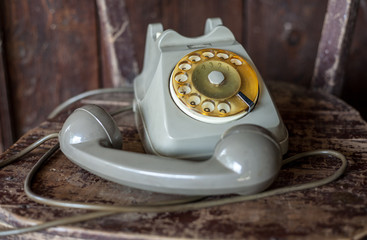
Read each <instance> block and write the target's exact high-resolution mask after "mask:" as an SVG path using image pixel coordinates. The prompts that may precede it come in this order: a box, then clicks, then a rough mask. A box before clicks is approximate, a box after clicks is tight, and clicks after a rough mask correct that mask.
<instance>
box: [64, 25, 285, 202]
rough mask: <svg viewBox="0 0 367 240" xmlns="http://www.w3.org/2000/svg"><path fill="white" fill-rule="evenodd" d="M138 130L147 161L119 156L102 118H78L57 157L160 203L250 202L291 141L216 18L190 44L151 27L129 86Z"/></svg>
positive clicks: (117, 139)
mask: <svg viewBox="0 0 367 240" xmlns="http://www.w3.org/2000/svg"><path fill="white" fill-rule="evenodd" d="M134 92H135V99H134V111H135V119H136V125H137V128H138V131H139V134H140V137H141V139H142V142H143V145H144V147H145V149H146V151H147V152H148V153H150V154H139V153H133V152H127V151H122V150H120V149H121V145H122V140H121V139H122V138H121V134H120V131H119V129H118V127H117V126H116V124H115V122H114V120H113V119H112V117H110V116H109V115H108V114H107V113H106V112H105V111H104V110H103V109H102V108H100V107H97V106H94V105H89V106H85V107H82V108H79V109H77V110H75V111H74V113H73V114H71V115H70V116H69V118H68V119H67V120H66V122H65V123H64V126H63V128H62V130H61V132H60V134H59V139H60V147H61V150H62V152H63V153H64V154H65V155H66V156H67V157H68V158H69V159H70V160H71V161H73V162H75V163H76V164H78V165H79V166H81V167H83V168H85V169H86V170H88V171H90V172H92V173H95V174H96V175H99V176H101V177H103V178H106V179H108V180H111V181H114V182H117V183H120V184H125V185H128V186H132V187H136V188H141V189H145V190H151V191H156V192H162V193H174V194H183V195H213V194H230V193H238V194H252V193H256V192H260V191H263V190H264V189H266V188H267V187H268V186H270V184H271V183H272V182H273V181H274V179H275V178H276V176H277V174H278V172H279V170H280V167H281V161H282V160H281V159H282V155H283V154H284V153H285V152H286V151H287V147H288V133H287V130H286V128H285V126H284V124H283V122H282V120H281V118H280V116H279V113H278V111H277V109H276V107H275V105H274V103H273V101H272V99H271V97H270V95H269V92H268V90H267V88H266V86H265V84H264V82H263V80H262V78H261V76H260V74H259V73H258V71H257V70H256V67H255V66H254V64H253V62H252V61H251V59H250V57H249V56H248V54H247V53H246V51H245V49H244V48H243V47H242V46H241V45H240V44H239V43H238V42H237V41H236V40H235V38H234V35H233V34H232V32H231V31H230V30H229V29H228V28H226V27H225V26H223V25H222V21H221V20H220V19H218V18H215V19H208V20H207V22H206V25H205V33H204V35H203V36H200V37H197V38H186V37H183V36H181V35H179V34H178V33H176V32H175V31H173V30H165V31H163V27H162V25H161V24H150V25H149V26H148V32H147V39H146V48H145V59H144V68H143V71H142V73H141V74H140V75H139V76H137V77H136V79H135V81H134Z"/></svg>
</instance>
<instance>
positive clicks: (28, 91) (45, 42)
mask: <svg viewBox="0 0 367 240" xmlns="http://www.w3.org/2000/svg"><path fill="white" fill-rule="evenodd" d="M2 4H3V6H4V7H3V10H2V13H1V14H2V17H3V19H4V47H5V48H6V50H7V51H6V56H5V57H6V59H7V66H8V70H9V71H8V73H9V82H8V83H9V86H8V87H9V89H11V91H12V92H11V93H9V95H10V97H11V99H10V101H11V105H12V106H14V109H15V110H14V116H13V117H14V118H13V119H14V126H15V135H16V137H19V136H21V135H22V134H23V133H24V132H25V131H27V130H28V129H30V128H31V127H34V126H36V125H37V124H39V123H40V122H42V121H43V120H44V119H46V116H47V114H48V113H50V112H51V110H52V109H53V108H54V107H55V106H57V105H58V104H59V103H60V102H62V101H64V100H66V99H67V98H69V97H71V96H74V95H76V94H78V93H80V92H83V91H85V90H88V89H94V88H98V87H100V86H99V83H98V78H99V72H98V71H99V69H98V49H97V44H96V43H97V37H96V35H97V34H96V33H97V31H96V26H97V24H96V20H95V19H96V17H95V16H96V11H95V4H94V2H93V1H72V0H66V1H60V0H50V1H44V0H38V1H21V0H17V1H12V0H6V1H3V2H2Z"/></svg>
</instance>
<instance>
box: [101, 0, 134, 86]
mask: <svg viewBox="0 0 367 240" xmlns="http://www.w3.org/2000/svg"><path fill="white" fill-rule="evenodd" d="M96 3H97V10H98V24H99V36H98V38H99V46H100V48H101V51H100V58H101V60H102V61H101V62H100V69H101V81H102V85H103V86H104V87H120V86H131V85H132V83H133V80H134V78H135V76H136V75H137V74H138V64H137V61H136V55H135V49H134V47H132V46H133V45H134V41H133V39H132V33H131V25H130V21H129V17H128V14H127V12H126V7H125V1H116V0H96Z"/></svg>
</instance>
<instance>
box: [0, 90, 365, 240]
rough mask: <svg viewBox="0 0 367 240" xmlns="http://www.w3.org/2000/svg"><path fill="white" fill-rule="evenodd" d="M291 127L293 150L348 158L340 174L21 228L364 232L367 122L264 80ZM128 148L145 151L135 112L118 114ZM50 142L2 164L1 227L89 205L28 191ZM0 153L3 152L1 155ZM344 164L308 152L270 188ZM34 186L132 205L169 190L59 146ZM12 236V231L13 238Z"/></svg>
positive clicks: (112, 235)
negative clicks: (124, 180) (208, 202)
mask: <svg viewBox="0 0 367 240" xmlns="http://www.w3.org/2000/svg"><path fill="white" fill-rule="evenodd" d="M268 86H269V88H270V91H271V93H272V95H273V97H274V100H275V102H276V104H277V106H278V108H279V111H280V113H281V115H282V117H283V120H284V122H285V124H286V126H287V128H288V131H289V152H288V153H287V155H286V156H291V155H294V154H296V153H299V152H303V151H308V150H314V149H320V148H323V149H329V148H330V149H335V150H337V151H340V152H342V153H343V154H345V156H346V157H347V159H348V161H349V165H348V168H347V170H346V173H345V174H344V175H343V176H342V177H341V178H340V179H338V180H337V181H335V182H333V183H330V184H328V185H325V186H322V187H318V188H315V189H310V190H305V191H298V192H292V193H288V194H282V195H277V196H272V197H268V198H264V199H260V200H253V201H248V202H242V203H236V204H228V205H224V206H219V207H211V208H206V209H201V210H195V211H186V212H174V213H125V214H117V215H113V216H109V217H104V218H100V219H96V220H91V221H87V222H83V223H78V224H73V225H72V226H60V227H54V228H50V229H47V230H44V231H40V232H35V233H27V234H23V235H19V237H20V238H24V239H40V238H47V239H58V238H61V239H65V238H67V237H68V238H73V239H120V238H127V239H151V238H207V239H238V238H249V239H270V238H274V239H279V238H281V239H283V238H284V239H285V238H288V239H300V238H308V239H311V238H312V239H328V238H329V239H335V238H353V237H354V238H356V239H358V238H362V237H363V236H364V237H366V236H367V180H366V178H367V124H366V122H365V121H364V120H363V119H361V117H360V115H359V113H358V112H357V111H355V110H354V109H353V108H351V107H350V106H348V105H347V104H346V103H344V102H342V101H341V100H339V99H337V98H335V97H332V96H329V95H325V94H322V93H317V92H309V91H306V90H305V89H301V88H298V87H295V86H293V85H289V84H284V83H268ZM131 99H132V95H131V94H103V95H99V96H95V97H93V98H89V99H85V100H83V101H81V102H78V103H76V104H75V105H74V106H72V108H75V107H76V106H79V105H82V104H85V103H96V104H100V105H102V106H104V107H106V108H107V109H110V110H114V109H117V108H119V107H121V106H124V105H126V104H128V102H129V101H130V100H131ZM71 111H72V109H71V108H70V109H67V110H65V111H64V112H63V113H61V114H59V116H57V117H56V118H54V119H51V120H48V121H46V122H44V123H43V124H41V125H40V126H38V127H37V128H35V129H33V130H32V131H30V132H28V133H27V134H26V135H24V136H23V137H22V138H21V139H20V140H19V141H18V142H17V143H15V144H14V145H13V146H12V147H11V148H10V149H8V150H7V151H6V152H5V153H4V154H3V155H1V157H0V159H4V158H6V157H8V156H10V155H12V154H15V153H16V152H18V151H19V150H21V149H23V148H25V147H26V146H28V145H29V144H30V143H32V142H34V141H35V140H37V139H39V138H40V137H42V136H45V135H47V134H49V133H53V132H58V131H59V130H60V128H61V126H62V123H63V121H64V120H65V118H66V117H67V116H68V114H70V112H71ZM116 119H117V122H118V124H119V126H120V129H121V131H122V133H123V135H124V139H123V140H124V143H125V144H124V149H125V150H129V151H137V152H143V148H142V146H141V143H140V141H139V137H138V133H137V130H136V128H135V126H134V122H133V114H132V113H124V114H121V115H119V116H117V117H116ZM55 143H56V140H51V141H49V142H47V143H45V144H43V145H41V147H39V148H37V149H36V150H34V151H33V152H31V153H30V154H28V155H27V156H25V157H23V158H22V159H21V160H20V161H19V162H17V163H14V164H12V165H10V166H7V167H5V168H3V169H1V170H0V223H1V224H0V226H1V227H0V228H8V227H11V226H16V227H21V226H28V225H30V224H34V223H39V222H40V221H41V222H43V221H50V220H54V219H58V218H61V217H65V216H73V215H75V214H80V213H83V212H85V211H83V210H75V209H63V208H56V207H50V206H45V205H41V204H38V203H35V202H33V201H31V200H30V199H28V198H27V196H26V195H25V193H24V191H23V182H24V179H25V176H26V174H27V173H28V172H29V170H30V168H31V167H32V166H33V165H34V164H35V162H37V160H38V159H39V158H40V156H42V155H43V154H44V153H45V152H46V150H47V149H49V148H51V147H52V146H53V145H54V144H55ZM0 161H1V160H0ZM338 166H340V162H338V160H337V159H334V158H327V157H313V158H306V159H304V160H302V161H299V162H298V163H296V164H293V165H291V166H289V167H287V168H285V169H283V170H282V171H281V173H280V175H279V177H278V179H277V180H276V182H275V183H274V184H273V186H272V187H271V188H277V187H280V186H286V185H291V184H297V183H304V182H307V181H311V180H314V179H320V178H322V177H325V176H327V175H330V174H331V173H332V172H333V170H335V169H336V168H337V167H338ZM32 188H33V190H34V191H35V192H36V193H39V194H41V195H43V196H47V197H52V198H55V199H63V200H73V201H82V202H93V203H108V204H116V205H117V204H119V205H123V204H135V203H146V202H150V201H160V200H166V199H172V198H175V196H169V195H164V194H156V193H152V192H146V191H140V190H137V189H132V188H128V187H126V186H122V185H118V184H114V183H111V182H108V181H106V180H103V179H101V178H99V177H97V176H95V175H93V174H90V173H88V172H87V171H85V170H83V169H81V168H79V167H77V166H76V165H74V164H73V163H71V162H70V161H69V160H68V159H67V158H66V157H65V156H64V155H63V154H62V153H61V152H57V153H56V154H55V155H54V156H53V157H52V158H51V159H50V161H49V162H48V163H47V164H46V165H45V166H44V168H43V169H42V170H41V171H40V172H39V173H38V174H37V176H36V178H35V181H34V183H33V186H32ZM12 238H13V236H12V237H9V239H12Z"/></svg>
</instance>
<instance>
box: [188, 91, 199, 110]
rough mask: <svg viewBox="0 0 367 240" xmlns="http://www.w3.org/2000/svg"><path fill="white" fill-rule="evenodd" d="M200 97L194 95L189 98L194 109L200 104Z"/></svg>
mask: <svg viewBox="0 0 367 240" xmlns="http://www.w3.org/2000/svg"><path fill="white" fill-rule="evenodd" d="M200 101H201V99H200V96H198V95H197V94H192V95H191V96H190V97H189V98H188V102H189V104H190V106H192V107H196V106H197V105H199V104H200Z"/></svg>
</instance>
